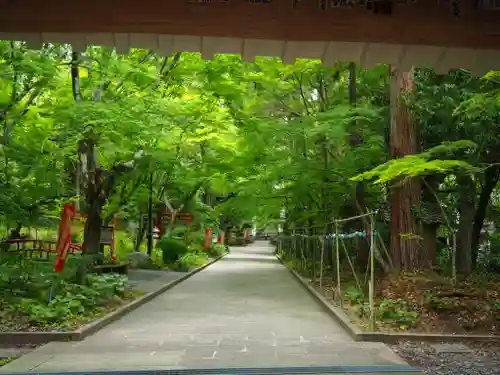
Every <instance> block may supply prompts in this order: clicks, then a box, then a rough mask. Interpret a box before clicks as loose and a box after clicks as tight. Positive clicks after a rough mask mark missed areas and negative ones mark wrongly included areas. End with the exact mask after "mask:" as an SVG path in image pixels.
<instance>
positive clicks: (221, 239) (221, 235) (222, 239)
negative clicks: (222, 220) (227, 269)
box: [219, 232, 226, 245]
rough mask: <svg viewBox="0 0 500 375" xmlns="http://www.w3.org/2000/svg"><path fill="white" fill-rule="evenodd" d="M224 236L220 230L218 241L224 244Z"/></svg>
mask: <svg viewBox="0 0 500 375" xmlns="http://www.w3.org/2000/svg"><path fill="white" fill-rule="evenodd" d="M225 237H226V236H225V235H224V232H222V233H221V234H220V236H219V243H221V244H223V245H224V242H225V241H224V240H225V239H226V238H225Z"/></svg>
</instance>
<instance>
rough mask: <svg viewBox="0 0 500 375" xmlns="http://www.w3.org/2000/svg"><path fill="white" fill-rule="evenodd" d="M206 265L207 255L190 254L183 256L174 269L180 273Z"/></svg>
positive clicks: (199, 253) (200, 253)
mask: <svg viewBox="0 0 500 375" xmlns="http://www.w3.org/2000/svg"><path fill="white" fill-rule="evenodd" d="M207 263H208V254H207V253H204V252H192V253H186V254H184V255H183V256H182V257H181V258H180V259H179V260H178V261H177V262H176V264H175V269H176V270H177V271H180V272H189V271H192V270H194V269H195V268H198V267H201V266H203V265H205V264H207Z"/></svg>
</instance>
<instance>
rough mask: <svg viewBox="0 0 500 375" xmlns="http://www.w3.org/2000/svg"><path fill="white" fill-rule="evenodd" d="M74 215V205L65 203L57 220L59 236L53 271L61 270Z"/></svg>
mask: <svg viewBox="0 0 500 375" xmlns="http://www.w3.org/2000/svg"><path fill="white" fill-rule="evenodd" d="M75 215H76V211H75V207H73V205H72V204H69V203H67V204H65V205H64V207H63V211H62V214H61V221H60V222H59V238H58V240H57V260H56V264H55V265H54V272H62V270H63V267H64V263H65V262H66V257H67V255H68V249H69V245H70V244H71V224H72V221H73V218H74V217H75Z"/></svg>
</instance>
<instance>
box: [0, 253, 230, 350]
mask: <svg viewBox="0 0 500 375" xmlns="http://www.w3.org/2000/svg"><path fill="white" fill-rule="evenodd" d="M224 256H226V254H223V255H221V256H219V257H217V258H215V259H213V260H211V261H210V262H208V263H207V264H205V265H203V266H201V267H198V268H196V269H195V270H193V271H191V272H188V273H187V274H185V275H183V276H181V277H179V278H178V279H175V280H173V281H171V282H169V283H167V284H165V285H163V286H162V287H160V288H159V289H158V290H155V291H153V292H150V293H147V294H145V295H143V296H141V297H139V298H137V299H135V300H133V301H131V302H130V303H128V304H126V305H124V306H122V307H120V308H119V309H117V310H115V311H112V312H110V313H108V314H106V315H104V316H103V317H101V318H99V319H97V320H95V321H93V322H91V323H89V324H86V325H84V326H83V327H80V328H78V329H77V330H75V331H69V332H0V344H8V345H27V344H33V345H42V344H46V343H48V342H51V341H81V340H83V339H84V338H86V337H88V336H90V335H93V334H94V333H96V332H97V331H99V330H100V329H102V328H104V327H105V326H107V325H108V324H110V323H113V322H114V321H116V320H118V319H120V318H122V317H123V316H124V315H126V314H128V313H130V312H132V311H133V310H135V309H137V308H138V307H140V306H142V305H144V304H145V303H147V302H149V301H151V300H152V299H154V298H156V297H158V296H159V295H160V294H162V293H164V292H166V291H167V290H169V289H171V288H173V287H174V286H176V285H177V284H179V283H181V282H183V281H184V280H187V279H189V278H190V277H191V276H193V275H195V274H197V273H198V272H200V271H201V270H203V269H205V268H207V267H208V266H210V265H212V264H213V263H215V262H217V261H219V260H220V259H222V258H223V257H224Z"/></svg>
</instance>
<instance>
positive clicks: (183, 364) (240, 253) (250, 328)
mask: <svg viewBox="0 0 500 375" xmlns="http://www.w3.org/2000/svg"><path fill="white" fill-rule="evenodd" d="M169 277H170V275H169ZM37 355H38V356H40V357H39V358H38V359H37V358H36V356H37ZM29 356H31V358H28V357H29ZM26 359H29V361H27V360H26ZM402 363H404V362H403V361H402V360H401V359H400V358H399V357H398V356H397V355H396V354H394V353H393V352H392V351H391V350H390V349H389V348H388V347H387V346H385V345H383V344H378V343H357V342H353V341H352V340H351V339H350V337H349V336H348V335H347V334H346V333H345V332H344V331H343V329H342V328H341V327H340V326H339V325H338V324H337V323H336V322H334V321H333V320H332V319H331V317H330V316H329V315H328V314H327V313H326V312H324V310H323V309H322V307H321V306H319V305H318V304H317V303H316V301H315V300H314V299H313V298H312V297H311V296H310V295H309V293H307V292H306V291H305V290H304V289H303V288H302V287H301V286H300V284H299V283H298V282H297V281H296V280H295V279H294V278H293V276H292V275H291V274H290V273H289V272H288V270H286V268H285V267H283V265H281V264H280V263H279V262H278V260H277V259H276V258H275V257H274V256H273V255H272V249H271V247H270V246H268V245H267V244H265V243H256V244H254V245H252V246H248V247H245V248H233V249H232V251H231V253H230V255H228V256H227V257H226V258H224V259H223V260H221V261H219V262H217V263H215V264H213V265H212V266H210V267H208V268H207V269H205V270H203V271H202V272H200V273H198V274H197V275H195V276H193V277H192V278H190V279H188V280H186V281H184V282H182V283H180V284H179V285H177V286H176V287H175V288H173V289H172V290H169V291H168V292H166V293H164V294H162V295H160V296H158V297H157V298H155V299H154V300H152V301H151V302H149V303H147V304H146V305H144V306H142V307H140V308H138V309H137V310H135V311H133V312H132V313H130V314H129V315H126V316H124V317H123V318H122V319H120V320H118V321H116V322H114V323H112V324H111V325H109V326H107V327H105V328H104V329H102V330H101V331H99V332H97V333H96V334H95V335H94V336H91V337H88V338H87V339H85V340H84V341H82V342H79V343H61V344H58V345H52V344H49V345H46V346H44V347H42V348H40V349H37V350H35V351H34V352H32V353H30V354H28V355H27V356H24V357H23V358H22V361H21V360H16V361H14V362H11V363H10V364H8V365H6V366H4V367H2V368H0V373H5V372H13V371H26V372H29V371H35V369H36V371H92V370H96V371H97V370H115V371H116V370H141V369H146V370H161V369H166V368H188V369H189V368H228V367H258V368H262V367H277V366H311V365H315V366H319V365H321V366H327V365H362V364H363V365H364V364H366V365H369V364H373V365H376V364H385V365H395V364H402Z"/></svg>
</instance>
